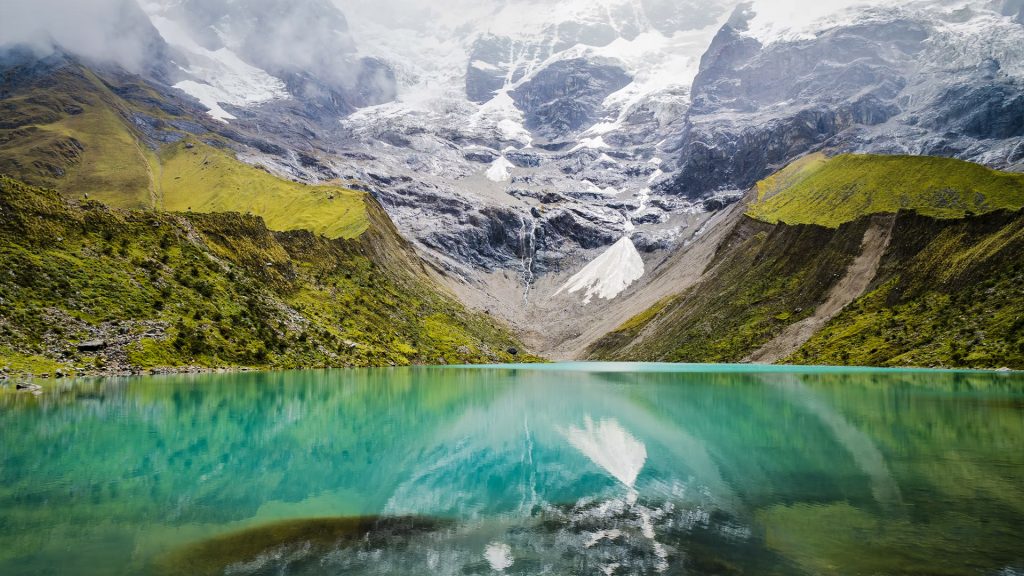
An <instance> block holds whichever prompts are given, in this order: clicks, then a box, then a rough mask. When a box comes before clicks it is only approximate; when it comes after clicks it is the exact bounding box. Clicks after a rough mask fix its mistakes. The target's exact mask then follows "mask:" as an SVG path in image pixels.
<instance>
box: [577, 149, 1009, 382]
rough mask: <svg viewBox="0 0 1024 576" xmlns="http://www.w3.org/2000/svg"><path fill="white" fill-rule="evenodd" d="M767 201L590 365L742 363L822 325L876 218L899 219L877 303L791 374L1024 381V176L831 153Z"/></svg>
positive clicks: (868, 302)
mask: <svg viewBox="0 0 1024 576" xmlns="http://www.w3.org/2000/svg"><path fill="white" fill-rule="evenodd" d="M757 192H758V201H757V202H755V203H754V204H753V205H752V206H751V207H750V208H749V210H748V213H747V216H748V218H746V219H745V220H744V221H742V222H741V223H739V224H738V225H737V226H736V228H735V229H734V230H733V231H732V233H731V235H730V237H729V238H728V239H727V240H726V242H725V244H724V245H723V246H722V247H721V248H720V249H719V253H718V255H717V256H716V258H715V261H714V262H713V263H712V265H711V266H710V267H709V268H708V270H707V271H706V273H705V277H704V279H703V280H702V281H701V282H700V283H699V284H698V285H697V286H695V287H693V288H692V289H690V290H689V291H688V292H686V293H684V294H679V295H676V296H675V297H672V298H669V299H668V300H666V301H662V302H660V303H658V304H657V305H656V306H654V307H652V308H651V309H649V310H647V311H645V312H643V313H642V314H640V315H638V316H637V317H635V318H633V319H631V320H629V321H628V322H626V323H625V324H623V325H622V326H621V327H620V328H618V329H617V330H615V331H614V332H612V333H610V334H608V335H607V336H605V337H604V338H602V339H601V340H599V341H598V342H596V343H595V344H594V345H593V346H592V347H591V348H590V349H589V351H588V354H589V356H590V357H593V358H597V359H623V360H669V361H687V362H736V361H740V360H742V359H744V358H745V357H747V356H748V355H750V354H751V353H753V352H754V351H756V350H758V349H759V348H760V347H761V346H763V345H764V344H766V343H768V342H769V341H770V340H771V339H772V338H774V337H775V336H777V335H779V334H780V333H781V332H782V331H783V330H784V329H785V328H786V327H787V326H789V325H791V324H793V323H796V322H799V321H801V320H803V319H805V318H807V317H808V316H809V315H810V314H811V313H812V312H814V310H815V309H816V308H817V307H818V306H819V305H820V304H821V303H822V302H823V301H824V299H825V297H826V296H827V295H828V292H829V290H830V289H831V287H832V286H833V285H835V283H836V281H837V280H838V279H839V278H841V277H842V276H843V275H844V274H845V272H846V270H847V267H848V266H849V264H850V263H851V262H852V260H853V258H854V257H856V256H857V255H858V254H859V252H860V250H861V239H862V237H863V234H864V231H865V230H866V228H867V226H868V224H869V222H870V220H871V218H872V215H875V214H888V213H896V216H895V218H896V221H895V224H894V225H893V233H892V238H891V240H890V243H889V246H888V248H887V250H886V252H885V255H884V256H883V259H882V263H881V265H880V267H879V270H878V272H877V274H876V276H875V278H874V280H873V282H872V284H871V286H870V287H869V290H868V293H867V294H866V295H864V296H862V297H860V298H859V299H858V300H856V301H855V302H854V303H853V304H851V305H850V306H848V307H847V309H846V310H844V311H843V312H842V313H841V314H840V315H839V316H837V317H836V318H834V319H833V320H832V321H831V322H830V323H829V324H827V325H826V326H825V328H824V329H822V330H820V331H819V333H818V334H817V335H815V336H814V337H813V338H812V339H811V340H810V341H809V342H807V343H806V344H805V345H804V346H803V347H802V348H801V349H800V350H799V351H797V352H796V353H795V354H793V355H792V356H791V357H790V358H788V359H787V360H786V361H787V362H790V363H798V364H834V365H868V366H944V367H976V368H998V367H1003V366H1006V367H1012V368H1024V298H1022V295H1024V292H1021V289H1020V288H1019V285H1020V283H1021V281H1022V280H1024V269H1022V268H1021V266H1022V265H1021V263H1020V262H1019V260H1020V254H1022V253H1024V232H1022V231H1021V228H1022V227H1024V216H1022V215H1021V214H1020V212H1019V209H1020V208H1021V207H1022V206H1024V175H1019V174H1009V173H1000V172H996V171H993V170H989V169H987V168H984V167H982V166H978V165H975V164H970V163H967V162H961V161H957V160H949V159H942V158H911V157H899V156H897V157H880V156H849V155H847V156H838V157H836V158H832V159H826V158H825V157H824V155H820V154H819V155H810V156H807V157H805V158H803V159H801V160H799V161H797V162H795V163H793V164H792V165H791V166H789V167H788V168H786V169H785V170H783V171H781V172H779V173H778V174H776V175H774V176H772V177H771V178H767V179H765V180H764V181H762V182H761V183H759V184H758V190H757ZM1008 209H1009V210H1012V211H1008ZM879 217H881V216H879Z"/></svg>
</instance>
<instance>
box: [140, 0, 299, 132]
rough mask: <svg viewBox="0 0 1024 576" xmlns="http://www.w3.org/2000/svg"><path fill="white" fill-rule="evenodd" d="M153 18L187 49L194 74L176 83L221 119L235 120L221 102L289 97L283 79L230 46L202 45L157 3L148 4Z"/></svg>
mask: <svg viewBox="0 0 1024 576" xmlns="http://www.w3.org/2000/svg"><path fill="white" fill-rule="evenodd" d="M147 9H148V10H151V12H150V20H151V21H152V22H153V26H155V27H156V29H157V31H159V32H160V35H161V36H163V38H164V40H166V41H167V43H168V44H170V45H171V46H174V47H175V48H178V49H179V50H181V51H182V52H184V53H185V54H186V55H187V56H188V59H189V64H190V65H189V67H188V68H182V70H183V71H184V72H186V73H187V74H189V75H190V76H192V79H191V80H184V81H182V82H178V83H177V84H175V85H174V87H175V88H177V89H178V90H181V91H182V92H185V93H186V94H188V95H190V96H192V97H193V98H195V99H196V100H199V102H200V103H201V104H202V105H203V106H205V107H206V108H207V109H208V112H207V113H208V114H209V115H210V116H212V117H213V118H216V119H217V120H220V121H221V122H227V121H228V120H233V119H234V118H235V117H234V116H232V115H231V114H230V113H229V112H228V111H227V110H225V109H224V108H223V107H222V106H221V104H231V105H233V106H252V105H255V104H260V103H263V102H269V101H271V100H277V99H283V98H288V97H289V94H288V91H287V89H286V88H285V85H284V82H282V81H281V80H279V79H278V78H275V77H274V76H271V75H270V74H267V73H266V72H264V71H263V70H261V69H259V68H257V67H255V66H252V65H250V64H248V63H246V62H244V61H243V60H242V59H241V58H239V57H238V55H237V54H235V53H234V52H232V51H231V50H229V49H228V48H220V49H218V50H208V49H206V48H203V47H202V46H200V45H199V44H198V43H196V41H195V40H193V39H192V37H191V36H190V35H189V33H188V32H187V31H186V30H185V29H183V28H182V27H181V25H180V24H178V23H177V22H175V21H173V20H171V19H169V18H165V17H164V16H161V15H159V14H155V13H153V12H152V11H153V10H157V9H159V7H158V6H156V5H152V4H151V5H147Z"/></svg>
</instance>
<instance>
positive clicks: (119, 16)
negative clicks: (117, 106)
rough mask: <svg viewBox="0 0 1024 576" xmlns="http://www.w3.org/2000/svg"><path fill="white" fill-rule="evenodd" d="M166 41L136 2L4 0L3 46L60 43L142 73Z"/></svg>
mask: <svg viewBox="0 0 1024 576" xmlns="http://www.w3.org/2000/svg"><path fill="white" fill-rule="evenodd" d="M162 45H163V42H162V41H161V39H160V37H159V35H158V33H157V32H156V30H155V29H154V28H153V26H152V25H151V24H150V22H149V19H148V18H147V17H146V15H145V13H144V12H143V11H142V9H141V8H139V5H138V4H137V3H136V1H135V0H31V1H26V0H0V48H6V49H9V48H12V47H15V46H17V47H23V48H29V49H31V50H33V51H35V52H36V53H37V54H38V55H39V56H46V55H48V54H50V53H52V52H53V51H54V50H56V49H57V48H58V47H59V48H61V49H64V50H66V51H68V52H71V53H74V54H76V55H78V56H82V57H84V58H87V59H92V60H96V61H101V62H113V63H117V64H119V65H121V66H123V67H124V68H126V69H127V70H130V71H132V72H139V71H141V70H142V68H143V67H144V66H145V65H146V63H147V60H148V58H150V57H151V56H152V53H153V51H155V50H159V49H160V48H161V47H162Z"/></svg>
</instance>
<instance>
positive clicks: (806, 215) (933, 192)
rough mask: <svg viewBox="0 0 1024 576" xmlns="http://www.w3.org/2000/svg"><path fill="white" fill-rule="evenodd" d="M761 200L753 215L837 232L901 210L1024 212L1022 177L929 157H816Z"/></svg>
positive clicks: (767, 187) (763, 189)
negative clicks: (844, 226)
mask: <svg viewBox="0 0 1024 576" xmlns="http://www.w3.org/2000/svg"><path fill="white" fill-rule="evenodd" d="M758 197H759V200H758V202H755V203H754V204H753V205H752V206H751V207H750V208H749V210H748V211H747V213H748V215H750V216H751V217H753V218H756V219H758V220H762V221H764V222H770V223H773V224H774V223H780V222H781V223H785V224H817V225H820V226H827V227H830V228H835V227H837V226H839V225H840V224H842V223H844V222H852V221H853V220H856V219H858V218H861V217H863V216H867V215H870V214H877V213H895V212H897V211H899V210H911V211H914V212H918V213H920V214H924V215H927V216H934V217H936V218H963V217H964V216H967V215H969V214H984V213H988V212H993V211H996V210H1003V209H1008V210H1017V209H1019V208H1021V207H1024V174H1010V173H1006V172H998V171H995V170H990V169H988V168H985V167H984V166H980V165H978V164H972V163H970V162H963V161H960V160H953V159H949V158H934V157H927V156H873V155H842V156H836V157H835V158H831V159H827V160H826V159H824V157H823V156H821V155H812V156H809V157H807V158H805V159H802V160H798V161H797V162H796V163H794V164H793V165H792V166H790V167H789V168H787V169H785V170H783V171H782V172H780V173H779V174H777V175H776V176H773V177H771V178H768V179H766V180H765V181H763V182H761V183H760V184H759V185H758Z"/></svg>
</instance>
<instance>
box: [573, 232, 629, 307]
mask: <svg viewBox="0 0 1024 576" xmlns="http://www.w3.org/2000/svg"><path fill="white" fill-rule="evenodd" d="M643 275H644V260H643V258H641V257H640V252H638V251H637V249H636V246H634V245H633V241H632V240H630V239H629V237H623V238H622V239H621V240H619V241H618V242H616V243H615V244H614V245H612V247H611V248H609V249H608V250H606V251H605V252H604V254H601V255H600V256H598V257H597V258H595V259H594V260H593V261H592V262H591V263H590V264H587V265H586V266H585V267H584V268H583V270H580V271H579V272H578V273H576V275H575V276H573V277H572V278H570V279H569V281H568V282H566V283H565V284H564V285H563V286H562V287H561V288H559V290H558V292H555V296H558V295H559V294H561V293H563V292H568V293H569V294H575V293H577V292H580V291H582V292H583V293H584V294H583V304H584V305H586V304H590V302H591V301H592V300H593V299H594V297H595V296H597V297H598V298H602V299H604V300H613V299H615V298H616V297H617V296H618V295H619V294H621V293H622V292H623V291H624V290H625V289H626V288H629V287H630V285H632V284H633V283H634V282H636V281H637V280H639V279H640V278H642V277H643Z"/></svg>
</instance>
